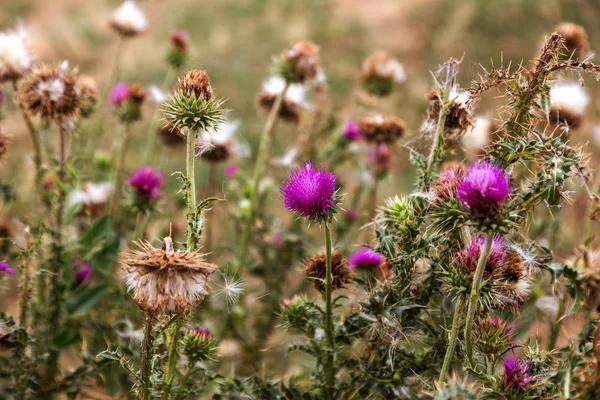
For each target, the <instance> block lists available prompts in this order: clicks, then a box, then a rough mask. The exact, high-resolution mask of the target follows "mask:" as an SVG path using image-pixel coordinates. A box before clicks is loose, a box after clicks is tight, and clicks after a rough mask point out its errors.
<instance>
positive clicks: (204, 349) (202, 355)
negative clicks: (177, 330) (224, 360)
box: [180, 328, 219, 363]
mask: <svg viewBox="0 0 600 400" xmlns="http://www.w3.org/2000/svg"><path fill="white" fill-rule="evenodd" d="M218 347H219V343H218V341H217V339H216V338H215V337H214V336H213V335H212V334H211V333H210V332H209V331H208V330H207V329H203V328H196V329H186V330H185V331H184V332H183V335H182V337H181V341H180V348H181V353H182V354H184V355H185V356H186V357H187V358H188V360H189V361H190V362H191V363H197V362H215V361H216V360H217V358H216V357H217V349H218Z"/></svg>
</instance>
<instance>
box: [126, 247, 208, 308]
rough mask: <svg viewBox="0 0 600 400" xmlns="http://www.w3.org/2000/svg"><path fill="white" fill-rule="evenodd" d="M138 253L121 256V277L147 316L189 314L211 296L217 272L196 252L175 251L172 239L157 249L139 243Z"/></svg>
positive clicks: (136, 251)
mask: <svg viewBox="0 0 600 400" xmlns="http://www.w3.org/2000/svg"><path fill="white" fill-rule="evenodd" d="M137 244H138V249H136V250H131V251H129V252H127V253H124V254H122V256H121V261H120V264H121V273H122V275H123V278H124V279H125V283H126V285H127V288H128V289H129V290H132V291H133V298H134V300H135V301H136V302H137V304H138V305H139V306H140V308H142V310H144V312H146V313H148V314H151V315H156V314H161V313H172V314H179V315H183V314H187V313H189V312H190V311H191V310H192V309H193V308H194V306H195V305H197V304H198V303H200V302H202V300H203V299H204V296H206V294H208V283H209V278H210V276H211V275H212V274H213V273H214V272H215V271H216V270H217V269H218V267H217V266H216V265H214V264H209V263H207V262H205V261H204V259H203V256H202V255H201V254H199V253H196V252H191V251H179V250H175V249H174V248H173V241H172V239H171V238H170V237H166V238H164V242H163V247H162V248H160V249H158V248H155V247H154V246H152V245H151V244H150V243H148V242H145V241H141V242H138V243H137Z"/></svg>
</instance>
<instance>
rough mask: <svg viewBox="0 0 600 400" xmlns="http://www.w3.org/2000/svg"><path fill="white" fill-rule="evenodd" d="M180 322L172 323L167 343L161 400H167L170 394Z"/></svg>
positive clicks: (175, 363) (175, 364)
mask: <svg viewBox="0 0 600 400" xmlns="http://www.w3.org/2000/svg"><path fill="white" fill-rule="evenodd" d="M181 322H182V321H181V320H179V319H178V320H177V321H175V322H173V327H172V328H171V329H172V332H171V342H170V343H169V349H168V359H167V372H166V373H165V377H164V380H163V390H164V391H163V400H168V399H169V397H170V394H171V385H172V384H173V378H174V377H175V369H176V368H175V367H176V366H177V339H178V338H179V330H180V329H181Z"/></svg>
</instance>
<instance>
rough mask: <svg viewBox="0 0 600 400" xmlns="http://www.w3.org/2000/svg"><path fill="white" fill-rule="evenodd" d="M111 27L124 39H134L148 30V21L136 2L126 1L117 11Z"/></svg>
mask: <svg viewBox="0 0 600 400" xmlns="http://www.w3.org/2000/svg"><path fill="white" fill-rule="evenodd" d="M109 25H110V27H111V28H113V29H114V30H115V32H117V33H118V34H119V35H121V36H123V37H127V38H129V37H134V36H137V35H139V34H141V33H143V32H145V31H146V29H148V20H147V19H146V16H145V15H144V13H143V11H142V9H141V8H140V6H139V5H138V4H137V2H135V1H134V0H126V1H125V2H124V3H123V4H121V5H120V6H119V7H118V8H117V9H116V10H115V11H113V13H112V16H111V18H110V20H109Z"/></svg>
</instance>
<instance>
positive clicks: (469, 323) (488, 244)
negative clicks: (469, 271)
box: [465, 232, 494, 368]
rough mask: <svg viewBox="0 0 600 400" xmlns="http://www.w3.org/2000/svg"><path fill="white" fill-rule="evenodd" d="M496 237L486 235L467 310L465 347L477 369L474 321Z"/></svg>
mask: <svg viewBox="0 0 600 400" xmlns="http://www.w3.org/2000/svg"><path fill="white" fill-rule="evenodd" d="M493 240H494V235H493V233H492V232H488V233H487V234H486V235H485V243H484V244H483V247H482V248H481V253H480V254H479V260H478V261H477V269H476V270H475V275H474V276H473V285H472V286H471V297H470V298H469V307H468V308H467V319H466V322H465V345H466V351H467V358H468V360H469V362H470V363H471V367H473V368H475V367H476V366H477V362H476V360H475V355H474V353H473V337H472V331H473V320H474V319H475V312H476V311H477V299H478V298H479V289H480V288H479V287H480V286H481V280H482V278H483V272H484V271H485V265H486V264H487V260H488V257H489V255H490V249H491V248H492V242H493Z"/></svg>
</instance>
